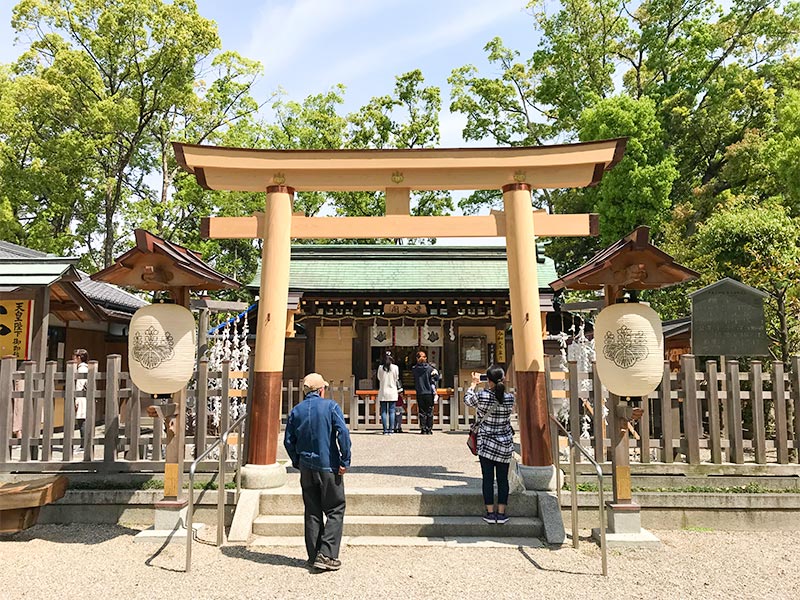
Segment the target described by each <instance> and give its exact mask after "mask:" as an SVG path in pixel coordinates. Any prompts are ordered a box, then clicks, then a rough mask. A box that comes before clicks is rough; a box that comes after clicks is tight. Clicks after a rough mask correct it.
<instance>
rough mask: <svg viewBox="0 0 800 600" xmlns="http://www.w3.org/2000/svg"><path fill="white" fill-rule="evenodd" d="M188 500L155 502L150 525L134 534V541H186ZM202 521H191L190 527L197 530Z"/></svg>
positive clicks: (200, 527)
mask: <svg viewBox="0 0 800 600" xmlns="http://www.w3.org/2000/svg"><path fill="white" fill-rule="evenodd" d="M188 504H189V503H188V500H160V501H159V502H156V503H155V519H154V524H153V526H152V527H149V528H147V529H145V530H144V531H140V532H139V533H137V534H136V535H135V536H134V541H135V542H158V543H161V544H163V543H173V542H182V543H186V536H187V531H186V511H187V507H188ZM202 528H203V524H202V523H193V524H192V529H193V530H194V531H195V533H196V532H198V531H199V530H200V529H202Z"/></svg>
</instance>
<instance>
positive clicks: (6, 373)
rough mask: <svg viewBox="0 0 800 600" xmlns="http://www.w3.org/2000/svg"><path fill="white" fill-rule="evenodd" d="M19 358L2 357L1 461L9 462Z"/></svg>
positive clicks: (0, 398) (0, 386)
mask: <svg viewBox="0 0 800 600" xmlns="http://www.w3.org/2000/svg"><path fill="white" fill-rule="evenodd" d="M16 363H17V359H16V358H14V357H13V356H4V357H3V358H2V359H0V463H5V462H9V461H10V459H11V454H10V452H9V446H8V443H9V440H10V439H11V427H12V425H11V418H12V407H13V405H14V402H13V400H12V399H11V393H12V392H13V391H14V367H15V366H16Z"/></svg>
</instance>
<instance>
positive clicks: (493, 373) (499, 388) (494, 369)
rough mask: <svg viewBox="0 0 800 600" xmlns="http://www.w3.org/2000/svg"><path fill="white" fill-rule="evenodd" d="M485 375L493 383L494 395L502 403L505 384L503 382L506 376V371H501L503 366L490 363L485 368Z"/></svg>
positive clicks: (504, 394)
mask: <svg viewBox="0 0 800 600" xmlns="http://www.w3.org/2000/svg"><path fill="white" fill-rule="evenodd" d="M486 377H487V378H488V379H489V381H491V382H492V383H494V397H495V398H496V399H497V401H498V402H499V403H501V404H502V403H503V399H504V398H505V397H506V384H505V383H503V381H504V380H505V378H506V372H505V371H503V367H501V366H498V365H492V366H491V367H489V368H488V369H486Z"/></svg>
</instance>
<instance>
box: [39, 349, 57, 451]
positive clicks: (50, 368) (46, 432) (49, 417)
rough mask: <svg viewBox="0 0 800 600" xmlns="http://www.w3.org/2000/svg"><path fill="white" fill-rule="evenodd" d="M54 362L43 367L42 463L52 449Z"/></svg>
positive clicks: (48, 362) (54, 389)
mask: <svg viewBox="0 0 800 600" xmlns="http://www.w3.org/2000/svg"><path fill="white" fill-rule="evenodd" d="M55 391H56V361H54V360H48V361H47V362H46V363H45V366H44V397H43V398H42V400H43V401H44V423H43V431H42V461H43V462H47V461H49V460H50V453H51V452H52V450H53V448H52V446H53V411H54V410H55V401H56V398H55Z"/></svg>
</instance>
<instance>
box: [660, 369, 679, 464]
mask: <svg viewBox="0 0 800 600" xmlns="http://www.w3.org/2000/svg"><path fill="white" fill-rule="evenodd" d="M671 375H672V373H671V372H670V370H669V361H668V360H665V361H664V373H663V375H662V377H661V389H660V390H659V393H658V395H659V397H660V398H661V461H662V462H665V463H671V462H672V461H673V460H675V446H673V432H672V377H671Z"/></svg>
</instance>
